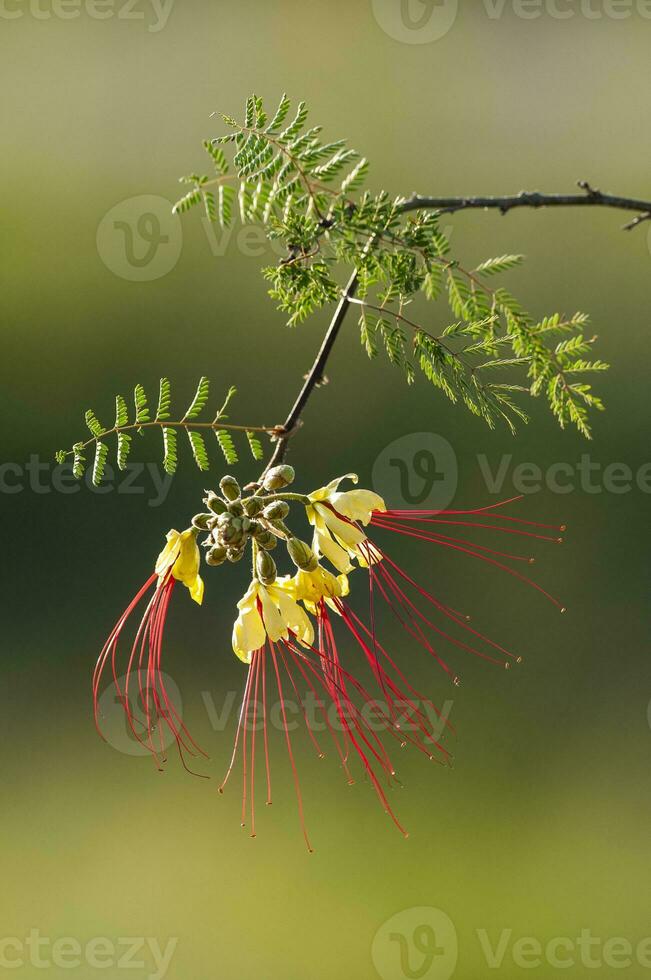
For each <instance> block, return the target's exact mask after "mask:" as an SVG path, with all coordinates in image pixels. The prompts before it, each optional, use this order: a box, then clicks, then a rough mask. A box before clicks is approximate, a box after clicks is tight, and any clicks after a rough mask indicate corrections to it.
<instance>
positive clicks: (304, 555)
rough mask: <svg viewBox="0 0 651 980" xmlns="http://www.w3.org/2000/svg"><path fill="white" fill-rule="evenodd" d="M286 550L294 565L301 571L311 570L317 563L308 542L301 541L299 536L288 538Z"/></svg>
mask: <svg viewBox="0 0 651 980" xmlns="http://www.w3.org/2000/svg"><path fill="white" fill-rule="evenodd" d="M287 551H288V552H289V557H290V558H291V559H292V561H293V562H294V564H295V565H296V567H297V568H300V569H301V571H302V572H313V571H314V569H315V568H316V567H317V565H318V564H319V562H318V561H317V557H316V555H315V554H314V552H313V551H312V549H311V548H310V546H309V544H306V543H305V541H301V540H300V538H289V540H288V541H287Z"/></svg>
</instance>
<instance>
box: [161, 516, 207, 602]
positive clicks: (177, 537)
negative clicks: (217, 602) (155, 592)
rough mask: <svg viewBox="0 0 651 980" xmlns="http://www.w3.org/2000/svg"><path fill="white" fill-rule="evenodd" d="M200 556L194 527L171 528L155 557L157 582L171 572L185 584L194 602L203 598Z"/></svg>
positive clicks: (164, 578) (162, 580)
mask: <svg viewBox="0 0 651 980" xmlns="http://www.w3.org/2000/svg"><path fill="white" fill-rule="evenodd" d="M200 563H201V556H200V554H199V548H198V547H197V532H196V531H195V530H194V528H191V527H190V528H188V529H187V531H183V532H181V533H179V532H178V531H175V530H174V528H172V530H171V531H168V532H167V544H166V545H165V547H164V548H163V550H162V551H161V553H160V555H159V556H158V558H157V559H156V569H155V571H156V574H157V575H158V584H159V585H162V584H163V582H164V581H165V580H166V579H167V577H168V576H169V575H170V574H171V575H172V576H173V577H174V578H175V579H177V580H178V581H179V582H182V583H183V585H185V586H186V587H187V588H188V590H189V592H190V595H191V596H192V598H193V599H194V601H195V602H197V603H198V604H199V605H201V602H202V600H203V581H202V578H201V576H200V575H199V566H200Z"/></svg>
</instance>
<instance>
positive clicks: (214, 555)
mask: <svg viewBox="0 0 651 980" xmlns="http://www.w3.org/2000/svg"><path fill="white" fill-rule="evenodd" d="M225 561H226V548H222V547H221V546H220V545H216V546H215V547H213V548H211V549H210V550H209V551H207V552H206V563H207V564H208V565H221V564H222V563H223V562H225Z"/></svg>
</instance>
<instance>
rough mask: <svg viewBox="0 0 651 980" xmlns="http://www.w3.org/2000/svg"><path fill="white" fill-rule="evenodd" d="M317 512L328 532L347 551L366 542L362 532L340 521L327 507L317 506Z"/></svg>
mask: <svg viewBox="0 0 651 980" xmlns="http://www.w3.org/2000/svg"><path fill="white" fill-rule="evenodd" d="M317 510H318V513H319V516H320V517H322V518H323V522H324V524H325V525H326V527H327V528H328V530H329V531H330V532H331V533H332V534H333V535H334V536H335V538H337V539H338V540H339V541H341V542H343V544H344V545H345V546H346V547H347V548H348V549H350V548H355V547H356V546H357V545H358V544H360V542H362V541H365V540H366V535H365V534H364V532H363V531H360V529H359V528H358V527H354V526H353V525H352V524H349V523H348V522H347V521H344V520H342V519H341V517H337V515H336V514H335V513H333V512H332V511H331V510H330V508H329V507H324V505H323V504H317Z"/></svg>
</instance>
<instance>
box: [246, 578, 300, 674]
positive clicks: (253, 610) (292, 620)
mask: <svg viewBox="0 0 651 980" xmlns="http://www.w3.org/2000/svg"><path fill="white" fill-rule="evenodd" d="M237 607H238V609H239V610H240V613H239V616H238V617H237V619H236V621H235V625H234V626H233V651H234V652H235V654H236V655H237V656H238V657H239V658H240V660H243V661H244V663H245V664H248V663H251V657H252V655H253V653H254V652H255V651H256V650H260V649H261V648H262V647H263V646H264V645H265V643H266V640H267V637H269V639H270V640H271V642H272V643H276V642H277V641H278V640H281V639H282V640H286V639H287V638H288V636H289V635H290V633H292V634H293V635H294V636H295V637H296V638H297V639H298V640H299V641H300V642H301V643H303V644H306V645H308V646H310V645H311V644H312V643H313V641H314V629H313V627H312V623H311V622H310V618H309V616H308V615H307V613H306V612H305V611H304V610H303V609H301V607H300V606H299V604H298V602H297V601H296V598H295V597H294V594H293V585H292V580H291V579H290V578H289V576H284V577H283V578H279V579H276V581H275V582H274V583H273V584H272V585H263V584H262V582H258V581H257V580H255V579H254V581H252V582H251V584H250V586H249V588H248V590H247V592H246V594H245V595H244V596H243V597H242V598H241V599H240V601H239V602H238V604H237Z"/></svg>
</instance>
